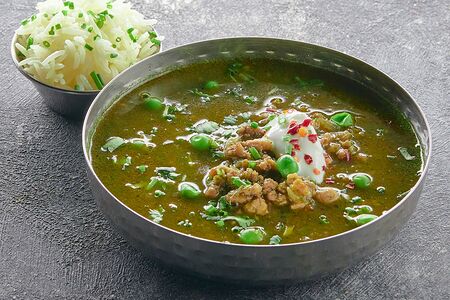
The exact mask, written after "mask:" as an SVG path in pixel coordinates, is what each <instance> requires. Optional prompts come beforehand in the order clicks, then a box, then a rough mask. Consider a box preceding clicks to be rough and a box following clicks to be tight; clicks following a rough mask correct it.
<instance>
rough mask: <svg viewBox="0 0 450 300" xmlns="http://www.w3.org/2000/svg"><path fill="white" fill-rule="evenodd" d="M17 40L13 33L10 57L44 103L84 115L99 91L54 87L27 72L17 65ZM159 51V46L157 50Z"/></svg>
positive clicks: (71, 114) (63, 112)
mask: <svg viewBox="0 0 450 300" xmlns="http://www.w3.org/2000/svg"><path fill="white" fill-rule="evenodd" d="M16 41H17V34H14V36H13V38H12V42H11V57H12V60H13V62H14V65H15V66H16V67H17V69H18V70H19V71H20V73H22V74H23V75H24V76H25V77H26V78H27V79H28V80H30V81H31V83H33V85H34V86H35V87H36V89H37V91H38V92H39V94H40V95H41V96H42V99H43V100H44V103H45V105H47V106H48V107H49V108H50V109H51V110H53V111H55V112H57V113H58V114H61V115H63V116H66V117H68V118H72V119H82V118H83V116H84V115H85V112H86V110H87V109H88V108H89V105H90V104H91V103H92V101H93V100H94V99H95V97H96V96H97V95H98V93H99V91H98V90H95V91H74V90H66V89H62V88H58V87H54V86H51V85H48V84H46V83H43V82H41V81H39V80H37V79H36V78H34V77H33V76H31V75H30V74H28V73H27V72H26V71H25V70H24V69H23V68H22V67H21V66H19V59H18V57H17V51H16V48H15V44H16ZM159 51H161V46H160V47H159V49H158V52H159Z"/></svg>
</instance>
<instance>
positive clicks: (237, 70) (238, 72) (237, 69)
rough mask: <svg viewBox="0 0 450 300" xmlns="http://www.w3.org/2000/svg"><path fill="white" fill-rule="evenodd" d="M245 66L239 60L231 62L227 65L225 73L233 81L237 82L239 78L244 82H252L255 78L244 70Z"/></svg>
mask: <svg viewBox="0 0 450 300" xmlns="http://www.w3.org/2000/svg"><path fill="white" fill-rule="evenodd" d="M244 69H246V68H245V66H244V65H243V64H242V63H240V62H235V63H232V64H231V65H229V66H228V69H227V73H228V76H229V77H230V78H231V79H232V80H233V81H235V82H238V81H240V80H242V81H245V82H249V83H251V82H254V81H255V78H254V77H253V76H251V75H250V74H248V73H247V72H244Z"/></svg>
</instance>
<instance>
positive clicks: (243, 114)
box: [239, 111, 252, 120]
mask: <svg viewBox="0 0 450 300" xmlns="http://www.w3.org/2000/svg"><path fill="white" fill-rule="evenodd" d="M239 116H240V117H241V118H243V119H244V120H248V119H250V117H251V116H252V113H251V112H248V111H247V112H243V113H240V114H239Z"/></svg>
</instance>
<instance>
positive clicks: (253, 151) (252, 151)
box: [248, 147, 261, 159]
mask: <svg viewBox="0 0 450 300" xmlns="http://www.w3.org/2000/svg"><path fill="white" fill-rule="evenodd" d="M248 151H250V155H251V156H252V158H253V159H261V154H260V153H259V152H258V149H256V148H255V147H250V148H249V149H248Z"/></svg>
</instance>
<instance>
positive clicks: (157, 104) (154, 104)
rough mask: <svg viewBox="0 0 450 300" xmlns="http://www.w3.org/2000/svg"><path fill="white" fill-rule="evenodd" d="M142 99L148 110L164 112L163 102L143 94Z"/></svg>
mask: <svg viewBox="0 0 450 300" xmlns="http://www.w3.org/2000/svg"><path fill="white" fill-rule="evenodd" d="M141 97H142V98H143V99H144V105H145V107H146V108H147V109H148V110H162V108H163V107H164V104H163V102H162V101H161V100H160V99H159V98H157V97H150V95H149V94H148V93H143V94H142V95H141Z"/></svg>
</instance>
